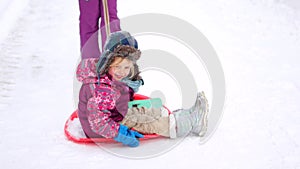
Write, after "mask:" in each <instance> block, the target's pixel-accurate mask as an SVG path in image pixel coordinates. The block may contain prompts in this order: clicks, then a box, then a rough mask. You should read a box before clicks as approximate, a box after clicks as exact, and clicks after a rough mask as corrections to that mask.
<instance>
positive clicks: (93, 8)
mask: <svg viewBox="0 0 300 169" xmlns="http://www.w3.org/2000/svg"><path fill="white" fill-rule="evenodd" d="M107 4H108V12H109V21H110V32H116V31H119V30H121V28H120V20H119V18H118V16H117V0H107ZM79 8H80V17H79V21H80V23H79V26H80V46H81V59H86V58H99V56H100V50H99V43H98V30H99V19H100V18H101V23H100V30H101V37H102V47H103V46H104V43H105V41H106V30H105V22H104V12H103V11H104V10H103V5H102V0H79Z"/></svg>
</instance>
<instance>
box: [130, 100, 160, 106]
mask: <svg viewBox="0 0 300 169" xmlns="http://www.w3.org/2000/svg"><path fill="white" fill-rule="evenodd" d="M162 106H163V105H162V101H161V99H160V98H151V99H146V100H134V101H130V102H128V108H132V107H138V108H141V107H145V108H161V107H162Z"/></svg>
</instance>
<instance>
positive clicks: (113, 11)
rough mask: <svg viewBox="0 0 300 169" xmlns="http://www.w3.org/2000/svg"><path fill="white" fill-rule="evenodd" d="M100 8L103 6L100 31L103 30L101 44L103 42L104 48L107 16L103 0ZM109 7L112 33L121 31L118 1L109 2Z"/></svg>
mask: <svg viewBox="0 0 300 169" xmlns="http://www.w3.org/2000/svg"><path fill="white" fill-rule="evenodd" d="M100 1H101V2H100V6H101V12H100V14H101V22H100V30H101V40H102V41H101V42H102V48H103V46H104V44H105V41H106V30H105V20H104V17H105V14H104V9H103V7H104V5H103V0H100ZM107 6H108V13H109V22H110V23H109V28H110V32H111V33H112V32H116V31H120V30H121V27H120V19H119V18H118V15H117V13H118V10H117V0H107Z"/></svg>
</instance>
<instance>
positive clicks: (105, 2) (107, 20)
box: [102, 0, 110, 37]
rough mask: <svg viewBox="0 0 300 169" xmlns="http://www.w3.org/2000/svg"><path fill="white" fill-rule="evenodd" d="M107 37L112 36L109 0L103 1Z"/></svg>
mask: <svg viewBox="0 0 300 169" xmlns="http://www.w3.org/2000/svg"><path fill="white" fill-rule="evenodd" d="M102 4H103V12H104V23H105V31H106V37H108V36H109V35H110V21H109V11H108V4H107V0H102Z"/></svg>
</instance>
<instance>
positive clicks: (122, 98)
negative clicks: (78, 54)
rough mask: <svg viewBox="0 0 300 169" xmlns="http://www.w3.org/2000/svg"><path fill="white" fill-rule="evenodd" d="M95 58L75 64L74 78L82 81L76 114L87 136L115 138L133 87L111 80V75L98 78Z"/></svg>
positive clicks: (131, 98)
mask: <svg viewBox="0 0 300 169" xmlns="http://www.w3.org/2000/svg"><path fill="white" fill-rule="evenodd" d="M98 60H99V59H98V58H91V59H83V60H82V61H81V62H80V64H79V65H78V67H77V72H76V74H77V79H78V80H79V81H80V82H82V83H83V84H82V86H81V89H80V93H79V103H78V117H79V120H80V123H81V126H82V128H83V131H84V132H85V134H86V135H87V137H90V138H98V137H105V138H114V137H115V136H117V134H118V130H119V126H120V125H119V124H118V122H119V121H122V120H123V118H124V116H125V115H126V113H127V110H128V102H129V101H130V100H133V90H132V89H131V88H129V87H128V86H127V85H126V84H125V83H123V82H118V81H114V80H112V77H111V76H110V75H105V76H103V77H101V78H100V79H98V76H97V74H96V64H97V62H98Z"/></svg>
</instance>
